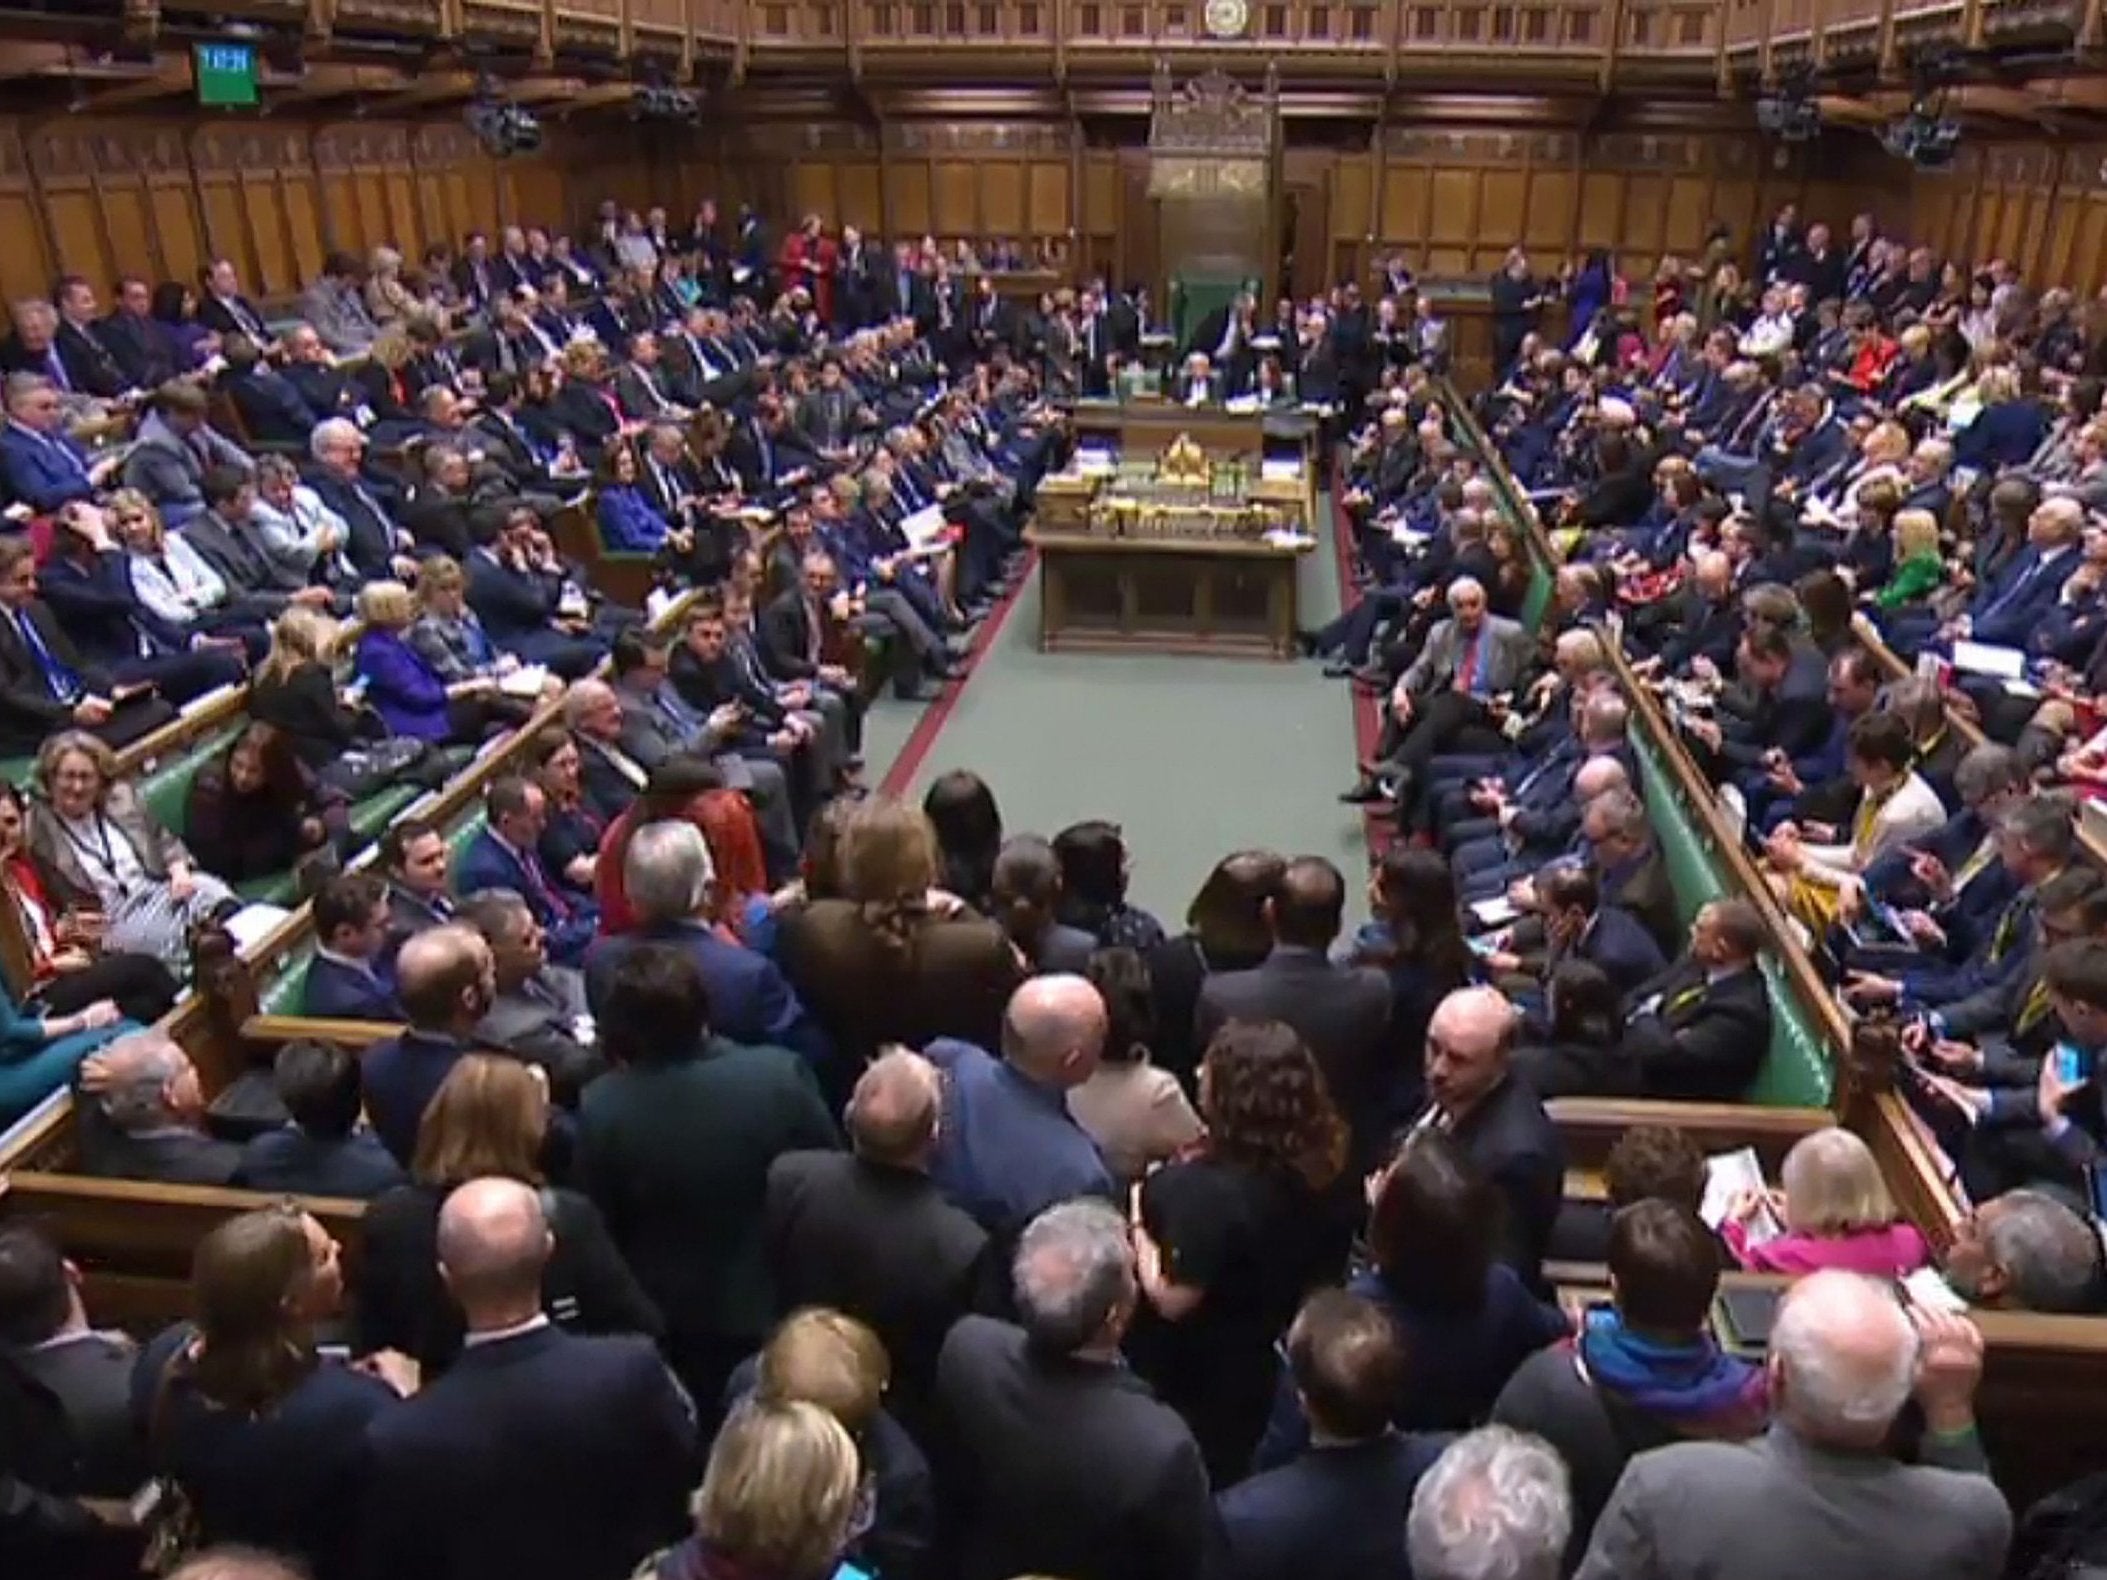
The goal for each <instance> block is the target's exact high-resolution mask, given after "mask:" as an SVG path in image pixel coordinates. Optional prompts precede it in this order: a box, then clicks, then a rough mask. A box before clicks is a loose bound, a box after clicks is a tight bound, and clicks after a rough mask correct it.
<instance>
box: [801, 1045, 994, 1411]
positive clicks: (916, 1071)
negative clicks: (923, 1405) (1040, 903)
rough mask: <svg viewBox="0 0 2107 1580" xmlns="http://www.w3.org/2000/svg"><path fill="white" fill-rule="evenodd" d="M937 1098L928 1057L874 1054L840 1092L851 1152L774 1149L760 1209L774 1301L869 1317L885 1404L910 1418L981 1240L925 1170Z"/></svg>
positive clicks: (960, 1312) (961, 1306)
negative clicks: (889, 1382) (845, 1097)
mask: <svg viewBox="0 0 2107 1580" xmlns="http://www.w3.org/2000/svg"><path fill="white" fill-rule="evenodd" d="M943 1100H944V1097H943V1083H942V1081H941V1080H940V1079H939V1078H938V1076H937V1071H936V1066H935V1065H933V1064H931V1063H930V1062H929V1061H928V1060H927V1059H925V1058H923V1057H922V1056H921V1055H920V1054H918V1053H911V1052H909V1051H908V1050H907V1049H905V1048H893V1049H891V1050H889V1051H887V1052H886V1053H884V1054H881V1055H880V1056H879V1057H878V1058H876V1059H874V1060H873V1061H872V1062H871V1064H870V1065H869V1066H868V1067H867V1068H866V1069H865V1070H864V1072H863V1075H862V1078H861V1079H859V1080H858V1081H857V1082H856V1090H855V1093H854V1095H853V1096H851V1097H850V1099H849V1107H848V1127H849V1142H850V1145H851V1146H852V1147H854V1149H855V1151H854V1152H853V1154H851V1153H841V1152H786V1153H784V1154H783V1155H782V1156H781V1157H778V1158H777V1159H776V1160H775V1162H774V1163H773V1164H772V1165H770V1167H769V1170H768V1198H767V1205H766V1208H765V1210H764V1212H763V1215H762V1222H763V1234H764V1237H765V1239H766V1242H767V1249H768V1268H769V1272H770V1274H771V1275H772V1276H773V1277H774V1279H775V1289H776V1303H777V1306H778V1309H780V1310H782V1311H785V1312H788V1311H795V1310H797V1309H798V1308H799V1307H801V1306H829V1307H832V1308H833V1309H834V1310H836V1311H841V1312H846V1313H847V1314H848V1315H849V1316H852V1317H856V1318H858V1319H860V1320H861V1321H863V1322H866V1323H868V1324H869V1325H870V1327H871V1329H872V1330H873V1331H874V1332H875V1333H876V1334H877V1335H878V1337H879V1338H880V1339H882V1340H884V1342H885V1349H886V1353H887V1354H889V1355H890V1356H891V1357H892V1360H893V1374H894V1375H893V1382H894V1387H895V1393H896V1395H897V1396H898V1397H896V1398H895V1400H894V1401H893V1403H894V1405H896V1406H898V1407H901V1408H904V1409H905V1410H906V1411H907V1413H908V1415H909V1416H910V1417H912V1416H913V1414H914V1413H915V1409H916V1407H917V1406H918V1405H919V1403H920V1402H921V1401H922V1400H923V1399H924V1398H926V1397H927V1394H928V1391H929V1388H930V1386H931V1385H932V1384H933V1383H934V1381H935V1377H936V1356H937V1351H938V1349H939V1348H940V1347H941V1346H942V1344H943V1342H944V1335H945V1334H946V1333H947V1332H949V1331H950V1328H951V1324H952V1323H954V1322H956V1321H957V1320H958V1319H959V1318H960V1317H962V1316H964V1315H965V1314H966V1312H968V1311H969V1310H971V1309H972V1308H973V1304H974V1295H975V1292H976V1290H977V1289H978V1287H979V1282H980V1278H981V1275H982V1271H983V1254H984V1253H985V1251H986V1249H987V1244H988V1236H987V1232H986V1231H985V1230H983V1229H982V1228H981V1227H980V1225H979V1224H977V1223H975V1222H974V1221H973V1220H972V1218H970V1217H969V1216H967V1215H966V1214H965V1213H964V1212H962V1211H961V1210H960V1209H958V1208H957V1207H954V1206H952V1205H951V1203H949V1202H948V1201H946V1200H945V1199H944V1197H943V1193H942V1192H941V1191H939V1190H938V1189H937V1187H936V1185H935V1183H934V1182H933V1181H932V1180H931V1179H930V1178H929V1164H930V1160H931V1158H932V1157H933V1156H934V1155H935V1152H936V1146H937V1134H938V1130H939V1127H940V1125H941V1123H942V1121H941V1119H940V1117H939V1115H940V1110H941V1108H942V1105H943Z"/></svg>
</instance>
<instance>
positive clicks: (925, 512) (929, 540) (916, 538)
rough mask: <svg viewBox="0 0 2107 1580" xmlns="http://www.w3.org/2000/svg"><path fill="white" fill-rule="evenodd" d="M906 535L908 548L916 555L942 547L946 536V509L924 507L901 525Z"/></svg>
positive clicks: (934, 506) (935, 506) (938, 506)
mask: <svg viewBox="0 0 2107 1580" xmlns="http://www.w3.org/2000/svg"><path fill="white" fill-rule="evenodd" d="M900 530H901V531H902V532H903V533H905V534H906V536H907V542H908V546H909V547H910V548H912V549H913V550H914V551H915V552H916V553H926V552H928V551H930V550H932V549H934V548H937V547H940V546H941V540H942V538H943V535H944V507H943V506H942V505H924V506H923V507H922V508H921V509H920V510H917V511H916V512H915V513H914V514H913V515H911V516H908V517H907V518H905V519H904V520H903V521H901V523H900Z"/></svg>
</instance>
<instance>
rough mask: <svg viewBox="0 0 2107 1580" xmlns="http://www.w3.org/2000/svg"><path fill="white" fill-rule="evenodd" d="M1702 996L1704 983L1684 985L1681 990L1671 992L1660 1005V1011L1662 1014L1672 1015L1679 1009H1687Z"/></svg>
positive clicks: (1703, 994)
mask: <svg viewBox="0 0 2107 1580" xmlns="http://www.w3.org/2000/svg"><path fill="white" fill-rule="evenodd" d="M1704 996H1705V984H1704V983H1702V982H1699V983H1698V984H1696V985H1695V986H1694V987H1686V988H1684V989H1683V990H1682V991H1681V992H1679V993H1675V994H1672V995H1671V996H1670V997H1669V998H1668V1000H1667V1002H1665V1003H1664V1004H1662V1005H1661V1013H1662V1014H1663V1015H1673V1014H1674V1013H1675V1012H1676V1011H1677V1010H1679V1009H1687V1008H1688V1007H1689V1006H1690V1005H1692V1004H1695V1003H1696V1002H1697V1001H1698V1000H1699V999H1701V998H1703V997H1704Z"/></svg>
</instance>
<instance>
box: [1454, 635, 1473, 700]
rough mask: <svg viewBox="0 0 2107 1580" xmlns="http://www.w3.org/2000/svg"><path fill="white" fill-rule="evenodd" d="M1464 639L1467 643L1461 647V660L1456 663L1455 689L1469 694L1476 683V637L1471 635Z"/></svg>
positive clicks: (1466, 694)
mask: <svg viewBox="0 0 2107 1580" xmlns="http://www.w3.org/2000/svg"><path fill="white" fill-rule="evenodd" d="M1465 641H1466V642H1467V644H1468V645H1467V646H1466V647H1465V648H1464V649H1463V658H1462V660H1461V661H1460V662H1459V663H1458V664H1457V665H1456V689H1457V690H1458V691H1460V692H1462V693H1463V694H1464V695H1465V696H1469V695H1470V694H1471V692H1472V691H1473V690H1474V689H1475V688H1476V686H1477V684H1478V637H1477V636H1476V635H1472V636H1470V637H1467V638H1465Z"/></svg>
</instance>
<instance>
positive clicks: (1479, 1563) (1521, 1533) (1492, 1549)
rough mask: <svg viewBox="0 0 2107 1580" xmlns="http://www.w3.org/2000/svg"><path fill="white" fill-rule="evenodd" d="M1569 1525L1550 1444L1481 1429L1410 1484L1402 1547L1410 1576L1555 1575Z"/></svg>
mask: <svg viewBox="0 0 2107 1580" xmlns="http://www.w3.org/2000/svg"><path fill="white" fill-rule="evenodd" d="M1572 1528H1573V1495H1572V1491H1571V1489H1570V1487H1569V1485H1568V1478H1567V1475H1566V1467H1565V1463H1564V1461H1562V1460H1561V1459H1560V1458H1559V1457H1558V1455H1557V1454H1556V1453H1555V1452H1554V1451H1553V1450H1552V1448H1551V1445H1550V1444H1549V1443H1546V1442H1545V1441H1544V1440H1543V1439H1542V1438H1540V1437H1534V1436H1532V1435H1530V1434H1529V1433H1527V1432H1517V1431H1515V1430H1514V1428H1512V1427H1506V1426H1481V1427H1479V1428H1478V1430H1477V1431H1475V1432H1471V1433H1468V1434H1466V1435H1465V1436H1463V1437H1459V1438H1457V1439H1456V1441H1455V1442H1453V1443H1451V1444H1449V1446H1448V1447H1447V1448H1446V1449H1444V1450H1443V1451H1442V1454H1441V1457H1440V1458H1439V1459H1437V1460H1435V1461H1434V1468H1433V1469H1431V1470H1429V1471H1428V1472H1427V1473H1426V1474H1425V1475H1424V1476H1422V1477H1421V1478H1420V1480H1419V1485H1418V1486H1417V1487H1415V1488H1414V1489H1413V1491H1412V1508H1411V1512H1410V1513H1409V1514H1407V1515H1406V1517H1405V1551H1406V1556H1407V1558H1408V1559H1409V1560H1410V1568H1411V1573H1412V1576H1413V1580H1556V1576H1557V1574H1558V1571H1559V1560H1560V1559H1561V1558H1562V1557H1563V1556H1564V1554H1565V1548H1566V1537H1567V1535H1568V1533H1569V1532H1570V1531H1571V1530H1572Z"/></svg>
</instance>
